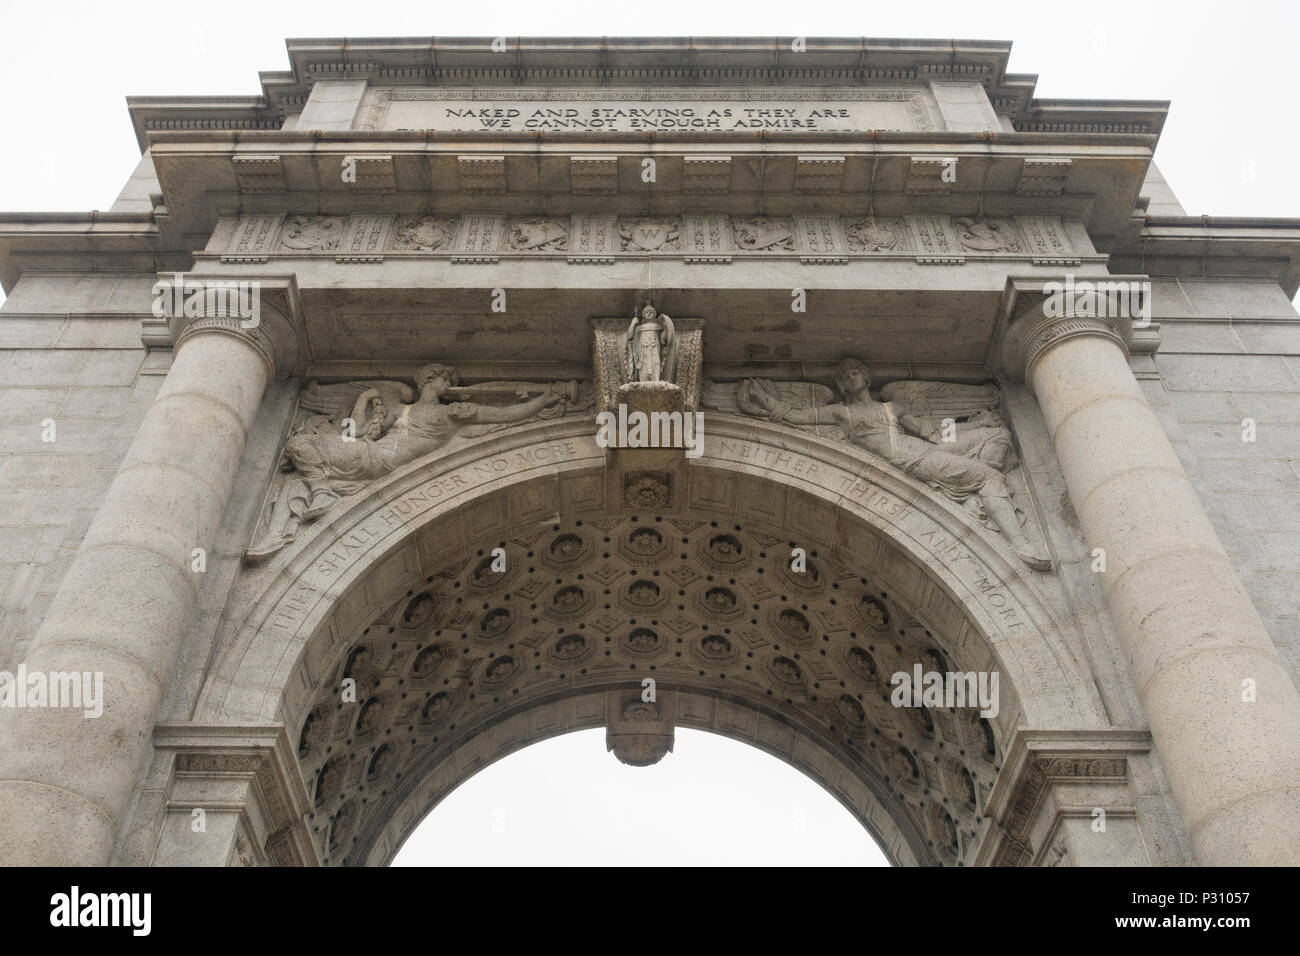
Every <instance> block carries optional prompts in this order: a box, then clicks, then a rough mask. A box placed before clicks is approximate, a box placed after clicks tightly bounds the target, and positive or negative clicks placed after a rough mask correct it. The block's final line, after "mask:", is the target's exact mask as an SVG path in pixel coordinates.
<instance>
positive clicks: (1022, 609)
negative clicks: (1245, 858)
mask: <svg viewBox="0 0 1300 956" xmlns="http://www.w3.org/2000/svg"><path fill="white" fill-rule="evenodd" d="M708 423H709V428H708V430H707V432H706V438H705V452H704V455H703V457H702V458H700V459H698V460H696V461H695V462H693V463H692V467H691V468H690V469H689V471H690V473H691V475H692V481H691V487H690V489H689V494H690V495H693V496H694V498H695V499H696V500H693V501H690V502H689V503H690V505H691V506H693V507H697V508H703V509H704V510H710V511H721V512H724V513H725V512H728V511H731V512H733V513H735V514H737V515H738V516H745V517H747V518H750V517H752V518H757V519H760V520H762V519H764V518H766V520H767V522H768V523H769V524H770V525H774V526H778V527H779V526H783V525H790V526H791V527H793V528H794V529H795V530H796V531H797V533H798V536H799V537H800V538H801V539H804V540H811V541H813V542H815V543H818V544H820V545H822V546H823V547H834V548H836V549H839V550H841V551H844V552H846V553H848V554H853V555H865V556H867V557H869V558H871V559H872V560H874V561H876V562H877V563H879V564H880V565H881V566H882V567H890V566H893V565H895V564H897V567H898V570H897V571H895V572H894V573H895V574H896V575H897V576H898V577H899V579H900V580H899V586H900V587H902V588H904V590H903V591H901V592H900V593H902V594H905V595H906V596H907V597H908V599H909V601H910V602H911V604H912V606H913V607H914V608H916V610H917V611H918V612H919V613H920V614H922V615H927V616H929V617H930V618H932V619H933V620H934V622H935V624H936V628H935V629H936V630H938V631H940V632H942V633H956V632H957V630H958V628H959V627H960V623H961V621H962V620H963V619H964V620H966V621H967V622H968V627H969V631H968V634H969V636H970V637H972V638H975V639H976V640H975V642H974V645H973V646H982V647H983V649H984V651H985V653H986V655H987V662H988V663H989V664H990V665H993V664H996V665H998V666H1000V667H1001V668H1002V673H1003V687H1004V688H1006V687H1008V686H1011V687H1014V688H1015V692H1016V693H1017V694H1018V695H1019V696H1018V702H1019V704H1020V706H1021V707H1023V717H1024V719H1025V720H1026V721H1027V722H1028V723H1029V724H1030V725H1032V726H1076V727H1077V726H1101V725H1104V723H1105V721H1104V716H1103V710H1102V707H1101V703H1100V700H1099V698H1098V696H1097V694H1096V691H1095V688H1094V687H1093V683H1092V680H1091V678H1090V677H1089V675H1088V674H1087V671H1086V668H1084V666H1083V665H1082V663H1081V662H1080V661H1079V660H1078V658H1077V657H1076V655H1075V654H1074V652H1073V650H1072V649H1071V647H1070V643H1069V638H1068V634H1067V631H1066V629H1065V626H1064V625H1063V623H1062V622H1061V620H1060V619H1059V618H1057V617H1056V616H1055V615H1053V614H1052V612H1051V611H1050V610H1049V607H1048V604H1047V603H1046V602H1045V601H1044V600H1043V598H1042V596H1041V595H1040V594H1039V592H1038V588H1037V585H1036V584H1034V583H1033V582H1032V581H1031V579H1030V575H1031V573H1032V572H1029V571H1027V570H1022V568H1021V567H1020V566H1019V565H1018V564H1017V562H1016V561H1015V559H1014V557H1013V556H1012V555H1011V554H1010V552H1009V549H1007V548H1006V547H1005V545H1003V544H1001V543H1000V542H999V541H997V540H996V539H995V538H994V537H993V536H992V535H991V534H990V533H988V532H985V531H983V530H982V529H980V528H977V527H976V526H975V525H974V523H973V522H972V521H971V519H970V518H969V517H968V516H967V515H966V514H965V513H963V512H962V511H961V510H960V509H958V508H956V507H955V506H953V505H950V504H949V503H947V502H945V501H942V500H939V499H938V498H937V497H936V496H934V495H932V494H930V493H929V491H928V490H927V489H926V488H924V487H923V486H922V485H920V484H919V483H918V482H916V481H914V480H912V479H910V478H908V477H907V476H905V475H902V474H900V473H898V472H897V471H895V470H894V469H892V468H890V467H889V466H888V465H885V464H883V463H877V462H874V461H872V460H871V459H870V457H869V456H866V455H864V454H862V453H859V452H855V451H853V450H851V449H850V450H844V449H842V448H841V447H840V446H839V445H838V444H837V443H834V442H831V441H827V440H822V439H818V438H815V437H811V436H808V435H806V434H801V433H797V432H795V431H793V430H792V429H788V428H785V427H782V426H778V425H772V424H767V423H763V422H755V421H753V420H748V419H740V420H735V419H729V418H728V417H727V416H723V415H711V416H710V417H709V418H708ZM603 469H604V458H603V455H602V452H601V449H599V448H598V447H597V446H596V444H595V442H594V440H593V437H592V428H591V423H590V419H589V418H587V417H579V418H574V419H565V420H559V421H554V422H548V423H544V424H540V425H531V426H525V427H521V428H518V429H515V430H512V431H509V432H507V433H505V434H502V435H494V436H491V437H489V438H485V439H480V440H477V441H473V442H466V443H464V444H463V445H461V446H460V447H459V448H456V449H455V450H451V451H448V452H446V453H445V454H443V455H441V456H440V457H439V458H437V459H434V460H432V461H430V460H424V461H420V462H415V463H413V464H411V465H409V466H407V467H405V468H403V469H401V470H400V471H398V472H396V473H394V474H393V475H391V476H389V477H388V478H385V479H383V480H381V481H379V482H376V483H375V485H373V486H371V488H370V489H368V490H367V491H366V492H364V493H362V494H359V495H357V496H355V497H354V499H353V500H352V501H351V502H350V503H349V504H346V505H344V506H341V507H340V508H338V509H336V512H337V513H335V514H332V515H330V516H328V517H327V518H326V519H324V520H322V522H320V523H319V524H318V525H317V526H315V527H314V528H313V529H312V531H311V533H309V534H307V535H305V536H304V537H303V538H302V539H301V540H300V541H299V542H297V543H296V545H295V546H294V547H293V548H291V549H286V552H285V553H283V554H281V555H279V556H277V558H276V559H275V560H274V561H272V562H270V563H269V564H268V565H266V566H265V567H264V568H261V569H258V570H256V571H253V572H249V573H248V575H247V579H246V580H245V581H244V582H243V585H242V586H241V587H240V588H238V589H237V593H236V594H234V595H232V601H235V600H238V601H239V603H240V604H242V605H243V606H245V607H247V608H248V612H247V613H246V614H245V615H244V616H243V617H242V619H240V620H238V621H237V622H232V623H233V626H232V627H231V629H230V630H228V631H227V632H226V636H225V640H224V642H223V643H224V646H223V648H222V650H221V652H220V653H219V655H218V657H217V659H216V662H215V667H214V670H213V671H212V672H211V674H210V675H209V678H208V681H207V684H206V686H205V688H204V691H203V693H202V695H201V697H200V701H199V704H198V706H197V710H196V715H198V716H202V717H203V718H205V719H213V720H242V721H252V720H274V719H276V718H277V716H279V710H280V698H281V696H282V694H283V693H284V691H285V689H286V688H287V687H288V686H289V675H290V671H291V670H292V669H293V667H294V665H295V664H296V663H297V661H298V658H299V656H300V654H301V653H302V652H303V650H304V649H305V648H306V647H307V645H308V642H309V640H310V639H312V637H313V635H317V636H320V635H319V634H318V631H319V630H320V629H321V627H322V625H325V624H327V622H328V618H329V617H330V615H331V613H333V612H335V611H337V612H338V614H339V615H340V616H342V617H343V619H344V620H355V621H362V620H366V619H370V618H372V617H373V616H374V615H375V614H376V613H378V611H379V610H380V609H381V608H382V607H383V606H385V605H386V604H387V603H388V602H389V601H390V600H392V599H395V598H396V597H397V596H398V595H399V594H400V593H401V591H402V590H403V589H404V588H405V582H406V577H407V576H408V575H407V572H409V576H414V575H417V574H419V571H420V569H421V568H422V567H424V566H425V563H426V562H427V561H428V560H431V559H433V560H435V561H436V560H437V559H438V558H440V557H442V556H443V555H441V554H439V553H438V552H439V550H440V548H439V546H445V548H444V549H443V550H445V551H446V552H448V553H455V552H456V551H457V549H463V548H467V547H469V546H471V544H473V542H475V541H477V540H481V538H482V536H483V535H485V534H491V533H492V529H493V528H494V527H497V526H501V527H504V526H506V525H508V526H510V527H514V528H522V527H527V526H528V525H530V524H539V523H549V522H550V521H551V520H552V519H553V518H554V517H555V516H557V515H561V514H562V515H578V514H583V513H600V512H605V511H608V512H624V511H626V510H628V509H626V508H625V507H624V506H623V504H622V503H621V502H619V501H614V500H612V499H610V500H609V501H608V503H607V500H606V498H607V496H606V489H605V485H604V480H603V478H604V476H603ZM716 472H724V473H739V475H740V476H741V477H740V480H739V484H737V485H735V486H734V487H735V488H737V489H739V490H738V491H733V492H731V494H730V496H728V495H727V493H726V491H727V489H726V487H725V486H724V485H722V484H719V483H718V481H717V479H716V478H715V477H714V473H716ZM774 485H775V486H783V487H784V488H785V489H787V490H786V491H785V493H783V494H779V495H774V494H772V493H771V489H772V488H773V486H774ZM686 501H687V499H686V498H682V499H679V500H678V501H677V502H675V503H674V510H676V509H679V508H681V507H683V503H684V502H686ZM787 502H788V503H789V506H788V507H787V504H786V503H787ZM777 503H779V507H778V505H777ZM774 507H778V510H772V509H773V508H774ZM434 532H436V533H434ZM900 558H902V559H903V560H901V561H899V560H898V559H900ZM923 569H925V570H923ZM372 571H373V572H374V573H375V575H376V576H375V578H374V579H373V580H363V579H365V578H367V577H368V575H369V573H370V572H372ZM421 576H423V575H421ZM354 585H358V586H357V587H354ZM896 590H897V588H896ZM232 606H234V605H232ZM332 627H333V625H332V624H331V628H332ZM327 629H328V628H327ZM1026 689H1032V690H1031V691H1029V693H1028V694H1026ZM1007 714H1008V711H1007V709H1006V708H1005V707H1004V708H1003V716H1004V717H1005V716H1006V715H1007ZM300 716H301V715H300Z"/></svg>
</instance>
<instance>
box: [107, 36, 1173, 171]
mask: <svg viewBox="0 0 1300 956" xmlns="http://www.w3.org/2000/svg"><path fill="white" fill-rule="evenodd" d="M797 39H798V40H799V43H798V44H796V43H795V40H796V38H794V37H718V38H705V37H617V38H610V37H604V38H557V39H540V38H511V37H414V38H321V39H289V40H287V41H286V43H285V45H286V48H287V51H288V56H289V62H290V69H289V70H282V71H270V72H263V73H261V74H259V78H260V81H261V87H262V93H261V95H260V96H256V97H213V96H206V97H132V98H130V99H128V101H127V102H128V108H129V109H130V112H131V117H132V122H133V123H134V125H135V129H136V137H137V140H138V142H139V143H140V148H141V150H142V151H143V149H144V148H145V146H146V144H147V140H148V136H149V134H150V133H154V132H160V131H164V130H257V129H263V130H264V129H279V128H280V126H281V125H282V124H283V122H284V120H285V118H286V117H287V116H289V115H291V114H293V113H297V112H299V111H301V109H302V106H303V104H304V103H305V102H306V101H307V97H308V95H309V94H310V92H311V88H312V85H313V84H314V83H315V82H316V80H318V79H331V80H337V79H363V80H366V81H367V82H369V83H371V84H376V85H386V86H408V85H414V86H456V85H460V86H466V85H471V86H476V87H498V88H500V87H505V88H515V89H518V88H521V87H529V86H532V87H541V88H545V87H550V86H601V87H620V86H638V85H645V84H654V85H658V86H665V87H688V88H698V87H711V86H725V85H733V86H734V85H745V86H756V87H769V86H776V85H780V86H785V87H787V88H791V87H799V86H818V85H821V86H828V85H829V86H845V87H853V86H860V85H863V84H871V83H882V82H885V83H889V82H906V81H910V82H928V81H944V80H968V81H969V80H973V81H976V82H979V83H981V84H982V85H983V86H984V87H985V88H986V89H987V90H988V93H989V98H990V100H991V101H992V103H993V104H994V108H995V110H996V111H997V112H998V114H999V115H1002V116H1005V117H1007V118H1008V120H1009V122H1010V125H1011V127H1012V128H1013V129H1016V130H1024V131H1030V132H1052V133H1063V132H1064V133H1078V132H1094V133H1103V134H1113V133H1145V134H1151V135H1159V133H1160V130H1161V128H1162V126H1163V124H1164V117H1165V114H1166V112H1167V108H1168V104H1167V103H1165V102H1163V101H1150V100H1142V101H1133V102H1125V101H1113V100H1095V101H1093V100H1041V101H1040V100H1035V99H1034V98H1033V91H1034V87H1035V84H1036V82H1037V77H1036V76H1035V75H1032V74H1020V73H1017V74H1008V73H1007V72H1006V67H1007V60H1008V57H1009V56H1010V52H1011V44H1010V43H1009V42H1004V41H995V40H924V39H873V38H867V37H850V38H827V37H803V38H797ZM796 46H797V47H798V48H797V49H796Z"/></svg>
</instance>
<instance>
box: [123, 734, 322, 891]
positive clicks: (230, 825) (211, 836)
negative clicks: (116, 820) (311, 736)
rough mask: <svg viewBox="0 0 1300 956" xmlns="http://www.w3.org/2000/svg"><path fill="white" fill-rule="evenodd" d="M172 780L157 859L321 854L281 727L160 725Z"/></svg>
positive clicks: (254, 861)
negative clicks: (309, 822) (308, 822)
mask: <svg viewBox="0 0 1300 956" xmlns="http://www.w3.org/2000/svg"><path fill="white" fill-rule="evenodd" d="M154 740H155V743H156V745H157V747H158V750H159V751H160V752H162V753H166V754H169V755H170V756H171V758H172V759H171V764H172V767H171V781H170V785H169V793H168V795H167V804H166V814H165V816H164V818H163V820H162V826H161V834H160V839H159V840H158V845H157V853H156V855H155V856H154V857H153V859H152V860H151V861H149V862H151V863H152V864H153V865H154V866H309V865H317V864H318V863H319V860H318V859H317V857H316V854H315V851H314V850H313V849H312V842H311V833H310V831H309V829H308V827H307V824H306V823H305V822H304V821H305V818H306V813H307V811H308V808H309V800H308V795H307V788H306V785H305V784H304V783H303V780H302V775H301V774H300V773H299V770H298V761H297V758H296V756H295V754H294V750H295V748H294V747H293V745H292V744H291V743H290V741H289V739H288V737H287V736H286V735H285V730H284V728H283V727H204V726H198V725H171V726H165V727H164V726H159V727H157V728H156V729H155V732H154Z"/></svg>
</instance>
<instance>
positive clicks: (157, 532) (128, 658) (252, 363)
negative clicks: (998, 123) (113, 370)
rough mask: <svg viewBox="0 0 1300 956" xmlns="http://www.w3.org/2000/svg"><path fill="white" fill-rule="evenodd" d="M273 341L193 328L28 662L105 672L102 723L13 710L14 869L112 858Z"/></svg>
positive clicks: (9, 824)
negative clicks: (198, 555)
mask: <svg viewBox="0 0 1300 956" xmlns="http://www.w3.org/2000/svg"><path fill="white" fill-rule="evenodd" d="M264 311H265V310H264ZM272 341H273V337H272V336H271V335H270V334H268V332H267V331H266V330H265V329H264V328H263V327H260V326H259V327H258V328H257V329H252V330H248V329H244V328H242V326H241V322H240V320H239V319H238V318H196V319H192V320H190V321H189V324H188V326H187V327H186V328H185V329H184V331H183V332H181V334H180V336H179V339H178V341H177V345H176V355H175V360H174V362H173V364H172V367H171V370H170V371H169V372H168V373H167V379H166V381H165V382H164V383H163V386H162V388H161V389H160V391H159V393H158V396H157V398H156V399H155V401H154V403H153V405H152V407H151V408H150V409H149V411H148V413H147V414H146V415H145V418H144V421H143V422H142V423H141V425H140V429H139V431H138V432H137V433H136V436H135V438H134V440H133V441H132V442H131V446H130V449H129V450H128V451H127V454H126V458H125V460H124V461H123V463H122V466H121V468H120V469H119V471H118V473H117V476H116V477H115V478H114V480H113V484H112V485H111V487H110V488H109V490H108V493H107V495H106V496H105V498H104V501H103V503H102V505H101V506H100V509H99V512H98V514H96V516H95V520H94V521H93V522H92V524H91V525H90V529H89V530H88V531H87V533H86V537H85V539H84V540H83V541H82V543H81V547H80V548H79V549H78V551H77V554H76V556H75V558H74V559H73V562H72V565H71V567H70V568H69V569H68V573H67V575H66V577H65V578H64V580H63V583H62V585H61V586H60V587H59V590H58V593H57V594H56V595H55V597H54V600H53V602H52V603H51V605H50V608H49V611H48V613H47V614H46V616H45V620H44V622H43V623H42V625H41V627H40V630H39V631H38V632H37V634H36V637H35V639H34V640H33V643H32V647H31V650H30V652H29V654H28V657H27V660H26V668H27V672H28V673H32V672H41V673H45V674H51V673H54V672H91V673H101V674H102V675H103V712H102V714H101V715H100V716H98V717H87V716H84V714H83V710H80V709H69V708H39V709H38V708H32V709H12V708H3V709H0V741H3V746H0V864H3V865H5V866H14V865H37V864H39V865H73V864H81V865H86V864H90V865H95V864H107V863H108V862H109V858H110V854H111V853H112V851H113V846H114V843H115V841H116V839H117V836H118V831H119V829H120V827H121V826H122V823H123V821H124V820H125V818H126V813H127V809H128V806H129V803H130V800H131V796H132V793H133V791H134V788H135V786H136V783H137V780H138V778H139V775H140V773H141V770H142V767H143V766H144V764H145V762H146V761H147V760H148V758H149V755H150V753H151V751H152V747H153V735H152V731H153V726H154V721H155V719H156V717H157V715H158V710H159V706H160V704H161V701H162V698H163V694H164V693H165V691H166V689H167V684H168V681H169V679H170V678H171V675H172V671H173V669H174V666H175V664H176V660H177V655H178V653H179V651H180V647H181V644H182V641H183V639H184V636H185V633H186V631H187V629H188V628H189V626H190V622H191V618H192V616H193V612H194V607H195V603H196V595H197V593H198V588H199V583H200V579H201V574H199V573H197V572H196V571H195V570H194V569H193V568H194V563H193V562H194V549H196V548H203V549H205V552H206V550H208V549H210V548H211V546H212V541H213V537H214V535H215V533H216V530H217V527H218V524H219V523H220V521H221V516H222V513H223V512H224V510H225V507H226V502H227V500H228V499H229V497H230V492H231V487H232V485H233V484H234V479H235V473H236V471H237V469H238V465H239V460H240V456H241V455H242V453H243V449H244V441H245V438H246V436H247V433H248V429H249V427H250V425H251V424H252V421H253V416H254V415H255V414H256V412H257V408H258V405H259V404H260V402H261V399H262V392H263V390H264V389H265V387H266V385H267V383H268V381H269V380H270V377H271V375H272V371H273V359H272V355H273V353H274V349H273V347H272Z"/></svg>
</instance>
